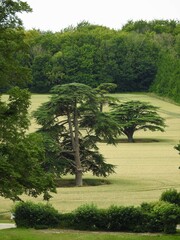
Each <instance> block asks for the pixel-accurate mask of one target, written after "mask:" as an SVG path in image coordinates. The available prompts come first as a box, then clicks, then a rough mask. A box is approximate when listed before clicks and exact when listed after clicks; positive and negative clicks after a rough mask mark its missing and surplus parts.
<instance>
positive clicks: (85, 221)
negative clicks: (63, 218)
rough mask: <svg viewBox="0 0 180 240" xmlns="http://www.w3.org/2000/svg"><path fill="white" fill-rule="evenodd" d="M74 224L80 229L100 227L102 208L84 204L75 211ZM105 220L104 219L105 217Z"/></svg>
mask: <svg viewBox="0 0 180 240" xmlns="http://www.w3.org/2000/svg"><path fill="white" fill-rule="evenodd" d="M73 214H74V219H73V221H74V224H73V226H74V227H75V228H77V229H80V230H96V229H99V223H100V221H101V219H100V210H99V209H97V207H96V206H95V205H93V204H91V205H83V206H81V207H79V208H77V209H76V210H75V211H74V213H73ZM103 220H104V219H103Z"/></svg>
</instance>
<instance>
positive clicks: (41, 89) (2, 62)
mask: <svg viewBox="0 0 180 240" xmlns="http://www.w3.org/2000/svg"><path fill="white" fill-rule="evenodd" d="M0 48H1V52H2V54H1V58H0V69H1V81H2V82H1V84H0V86H1V89H0V91H1V92H3V91H5V90H6V89H7V88H8V85H11V86H12V85H19V86H21V87H22V86H23V87H28V88H29V89H30V90H31V92H34V93H48V92H49V90H50V89H51V88H52V87H53V86H54V85H57V84H64V83H73V82H78V83H83V84H87V85H89V86H91V87H97V86H98V85H100V84H101V83H105V82H108V83H109V82H111V83H115V84H117V89H116V91H118V92H135V91H138V92H139V91H151V92H154V93H156V94H158V95H161V96H165V97H168V98H170V99H172V100H174V101H176V102H178V103H180V94H179V93H180V22H179V21H175V20H153V21H149V22H147V21H143V20H140V21H136V22H134V21H129V22H127V23H126V24H125V25H124V26H123V27H122V29H120V30H114V29H109V28H107V27H104V26H99V25H93V24H90V23H88V22H85V21H83V22H81V23H79V24H78V25H77V26H75V27H74V26H69V27H68V28H66V29H63V30H62V31H60V32H56V33H53V32H50V31H48V32H42V31H40V30H36V29H32V30H29V31H25V30H24V29H23V28H12V29H11V27H10V26H9V27H8V28H1V34H0ZM12 53H13V54H12ZM6 69H8V71H6ZM9 69H10V70H9ZM19 72H21V77H19V76H20V74H19ZM22 73H24V74H22ZM21 78H23V81H21ZM21 82H23V85H22V84H21Z"/></svg>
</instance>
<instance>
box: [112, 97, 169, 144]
mask: <svg viewBox="0 0 180 240" xmlns="http://www.w3.org/2000/svg"><path fill="white" fill-rule="evenodd" d="M112 108H113V111H112V113H111V115H112V116H113V117H114V119H115V120H116V121H118V123H119V129H120V131H121V132H122V133H123V134H125V135H126V136H127V137H128V142H134V138H133V135H134V133H135V132H136V131H138V130H144V131H146V130H150V131H161V132H163V131H164V127H165V126H166V125H165V123H164V119H163V118H162V117H160V116H159V114H158V113H157V110H158V107H155V106H152V105H150V104H149V103H146V102H141V101H128V102H125V103H122V104H119V105H113V106H112Z"/></svg>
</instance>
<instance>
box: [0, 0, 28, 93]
mask: <svg viewBox="0 0 180 240" xmlns="http://www.w3.org/2000/svg"><path fill="white" fill-rule="evenodd" d="M0 3H1V4H0V75H1V78H0V92H2V91H3V90H4V88H6V87H9V86H15V85H17V84H19V85H20V84H23V83H27V82H28V81H29V79H30V70H29V69H28V68H27V66H25V64H24V62H23V61H22V55H25V54H24V53H25V51H26V50H27V45H26V44H25V42H24V36H25V35H24V31H23V29H22V21H21V20H20V18H19V17H18V13H21V12H24V11H26V12H29V11H31V8H30V7H29V6H28V4H27V3H26V2H23V1H20V0H17V1H13V0H1V1H0Z"/></svg>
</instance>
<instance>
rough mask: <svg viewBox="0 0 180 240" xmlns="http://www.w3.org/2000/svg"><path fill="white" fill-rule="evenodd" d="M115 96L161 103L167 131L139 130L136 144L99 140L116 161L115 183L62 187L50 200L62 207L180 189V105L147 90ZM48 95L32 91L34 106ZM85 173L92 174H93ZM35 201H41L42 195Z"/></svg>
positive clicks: (4, 205)
mask: <svg viewBox="0 0 180 240" xmlns="http://www.w3.org/2000/svg"><path fill="white" fill-rule="evenodd" d="M116 96H117V97H119V99H120V100H122V101H127V100H141V101H147V102H150V103H151V104H153V105H155V106H159V107H161V109H160V114H161V115H162V116H163V117H164V118H165V119H166V124H167V125H168V127H167V129H166V132H165V133H161V132H148V131H147V132H143V131H142V132H138V133H136V134H135V139H136V140H137V142H136V143H134V144H129V143H119V144H118V145H117V146H110V145H106V144H103V143H101V144H99V147H100V151H101V153H102V154H103V155H104V156H105V157H106V159H107V162H110V163H113V164H115V165H117V169H116V174H114V175H112V176H110V177H109V178H108V179H109V180H110V181H111V182H112V184H110V185H103V186H96V187H82V188H59V189H58V194H56V195H55V196H54V198H53V199H52V200H51V203H52V204H53V206H54V207H55V208H57V209H58V210H60V211H63V212H64V211H71V210H73V209H75V208H76V207H78V206H79V205H82V204H85V203H92V202H94V203H95V204H97V205H98V206H99V207H108V206H109V205H111V204H118V205H138V204H140V203H142V202H144V201H148V202H149V201H155V200H158V198H159V196H160V194H161V192H162V191H164V190H165V189H167V188H172V187H173V188H177V189H178V190H180V185H179V182H180V170H179V169H178V167H179V165H180V161H179V160H180V159H179V155H178V152H177V151H176V150H174V148H173V147H174V145H176V144H177V143H178V142H179V140H180V107H179V106H176V105H173V104H171V103H167V102H164V101H162V100H160V99H156V98H153V97H150V96H147V95H144V94H116ZM47 99H48V96H47V95H33V97H32V103H33V104H32V107H31V110H34V109H35V108H36V107H37V106H38V105H39V104H40V103H41V102H43V101H46V100H47ZM34 128H36V126H35V124H34V123H33V124H32V126H31V129H30V130H31V131H33V129H34ZM156 141H158V142H156ZM84 177H86V178H92V176H91V174H86V175H85V176H84ZM66 178H68V177H66ZM35 201H41V198H38V199H36V200H35ZM10 206H11V202H10V201H8V200H5V199H2V198H1V199H0V212H2V211H4V210H8V209H10Z"/></svg>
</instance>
